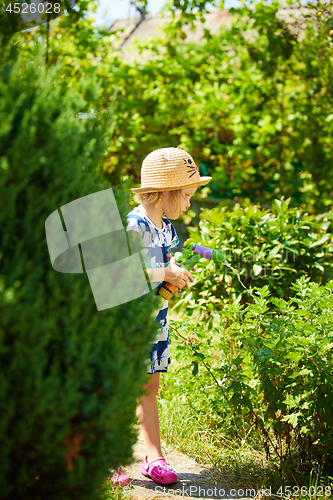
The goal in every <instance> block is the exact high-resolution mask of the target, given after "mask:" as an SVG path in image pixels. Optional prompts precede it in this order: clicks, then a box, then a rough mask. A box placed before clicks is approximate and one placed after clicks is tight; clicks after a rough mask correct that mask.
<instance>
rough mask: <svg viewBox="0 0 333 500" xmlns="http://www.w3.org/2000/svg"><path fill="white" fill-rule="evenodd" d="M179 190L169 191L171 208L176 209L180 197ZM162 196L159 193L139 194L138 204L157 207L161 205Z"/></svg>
mask: <svg viewBox="0 0 333 500" xmlns="http://www.w3.org/2000/svg"><path fill="white" fill-rule="evenodd" d="M181 192H182V190H181V189H175V190H173V191H169V193H171V203H172V206H173V208H176V207H178V205H179V201H180V197H181ZM162 194H163V192H159V193H143V194H140V197H139V200H140V203H146V204H147V205H155V207H156V206H158V205H160V204H161V203H162Z"/></svg>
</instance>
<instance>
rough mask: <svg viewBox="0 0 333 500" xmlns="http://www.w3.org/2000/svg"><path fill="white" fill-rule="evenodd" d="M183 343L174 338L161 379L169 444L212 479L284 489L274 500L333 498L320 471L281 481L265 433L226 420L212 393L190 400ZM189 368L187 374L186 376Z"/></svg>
mask: <svg viewBox="0 0 333 500" xmlns="http://www.w3.org/2000/svg"><path fill="white" fill-rule="evenodd" d="M170 316H171V319H174V320H179V319H180V317H179V315H177V314H176V313H174V312H171V315H170ZM177 345H179V342H178V341H177V340H176V339H174V338H173V339H172V344H171V357H172V364H171V365H170V366H169V370H168V374H167V375H165V376H164V377H162V379H161V391H160V398H159V412H160V427H161V437H162V439H163V440H164V442H165V444H166V445H167V446H168V447H173V448H175V449H177V450H178V451H180V452H183V453H184V454H186V455H188V456H189V457H191V458H193V459H194V460H196V462H197V463H199V464H200V465H204V466H207V467H209V468H210V470H211V479H212V481H216V482H219V483H222V484H223V485H225V487H226V488H235V489H239V488H243V489H249V488H250V489H255V490H256V491H258V490H260V489H262V487H263V486H264V487H266V488H267V487H269V486H271V487H272V492H273V491H275V492H278V491H280V492H281V493H280V495H279V494H275V495H272V497H271V498H280V499H281V498H298V499H303V500H315V499H318V498H325V499H333V482H332V480H331V479H330V478H329V477H326V478H323V477H320V476H318V475H315V474H314V473H312V475H311V476H310V477H309V476H308V475H300V474H298V475H297V477H295V476H294V475H293V474H292V473H291V472H290V473H289V474H287V475H286V474H285V475H284V477H283V479H281V475H280V474H279V470H278V466H277V464H276V463H275V462H274V460H272V459H271V460H267V458H266V453H265V452H264V450H263V445H262V442H261V438H260V435H258V433H257V432H253V426H252V427H251V424H250V423H249V422H247V421H244V422H242V423H240V420H239V419H234V418H233V416H232V415H226V419H225V420H224V419H223V417H222V416H221V415H218V414H217V412H216V411H214V410H213V409H212V408H210V405H209V401H208V398H209V394H208V393H207V394H202V392H198V393H196V394H195V397H193V394H191V395H190V398H189V397H188V396H187V395H186V393H185V391H184V385H183V382H184V379H186V377H188V378H189V377H191V376H192V374H191V368H190V367H189V366H186V365H185V364H184V361H177V360H176V357H175V352H176V348H177ZM185 370H186V373H187V375H185V376H184V371H185ZM177 386H178V387H177ZM189 386H190V384H189ZM177 388H178V391H177ZM193 401H195V403H193ZM286 484H289V485H294V486H295V490H294V492H296V493H297V486H299V490H298V494H296V495H295V496H294V497H293V496H292V495H290V496H289V495H288V494H287V495H284V492H285V489H284V485H286ZM302 486H303V493H306V492H308V491H309V488H310V487H311V486H312V487H313V488H312V490H311V492H312V495H307V494H304V495H301V494H300V492H301V487H302ZM318 486H322V488H323V490H320V489H319V492H320V491H323V492H325V487H326V488H331V491H332V494H329V495H327V494H323V495H317V493H316V492H317V490H318ZM279 488H280V490H279ZM281 488H282V489H281ZM291 491H293V490H292V489H291ZM328 492H329V489H326V493H328ZM257 498H258V499H259V498H260V496H258V497H257ZM265 498H269V497H267V496H266V497H265Z"/></svg>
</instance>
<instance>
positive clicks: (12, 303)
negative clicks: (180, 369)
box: [0, 58, 155, 500]
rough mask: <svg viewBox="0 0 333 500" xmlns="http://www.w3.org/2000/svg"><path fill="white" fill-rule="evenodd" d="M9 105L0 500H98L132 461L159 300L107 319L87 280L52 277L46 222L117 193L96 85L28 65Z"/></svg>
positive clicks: (3, 169) (2, 155)
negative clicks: (110, 477)
mask: <svg viewBox="0 0 333 500" xmlns="http://www.w3.org/2000/svg"><path fill="white" fill-rule="evenodd" d="M0 95H1V98H0V197H1V201H2V210H1V214H0V227H1V235H0V239H1V253H0V286H1V290H0V292H1V294H0V308H1V312H0V362H1V373H0V387H1V390H0V413H1V425H0V450H1V451H0V455H1V471H0V491H1V498H3V499H6V500H14V499H15V500H23V499H24V500H29V499H34V500H36V499H37V498H38V499H40V500H46V499H47V500H52V499H56V500H59V499H61V500H70V499H71V500H72V499H73V498H80V499H81V500H83V499H89V500H92V499H93V498H99V493H97V492H96V491H97V488H98V487H99V486H100V485H101V483H102V479H103V478H104V477H105V476H106V475H107V474H108V469H109V468H110V467H114V466H115V465H118V464H119V463H126V462H127V461H128V460H129V458H130V457H131V453H132V450H131V447H132V445H133V443H134V441H135V438H136V436H135V433H134V431H133V430H132V423H133V421H134V419H135V407H136V401H137V398H138V397H139V396H140V394H142V385H143V384H144V382H145V377H146V376H145V372H146V366H145V362H144V360H145V359H146V357H147V346H148V345H149V342H150V341H151V339H152V336H153V333H154V331H155V325H154V324H153V323H154V322H153V321H150V318H151V313H152V308H153V307H154V300H153V297H151V296H148V295H147V296H143V297H141V298H140V299H138V300H136V301H132V302H130V303H127V304H124V305H122V306H118V307H115V308H113V309H108V310H104V311H100V312H98V311H97V308H96V305H95V302H94V298H93V295H92V292H91V288H90V286H89V282H88V279H87V275H86V274H79V275H75V274H61V273H57V272H56V271H54V270H53V268H52V266H51V262H50V257H49V254H48V249H47V244H46V237H45V220H46V218H47V217H48V216H49V215H50V214H51V213H52V212H53V211H55V210H57V209H59V208H60V207H61V206H62V205H64V204H65V203H68V202H70V201H73V200H75V199H78V198H80V197H82V196H85V195H87V194H90V193H93V192H96V191H99V190H101V189H104V188H105V187H106V186H105V185H103V184H101V183H98V169H99V168H100V165H101V163H102V155H103V152H104V150H105V147H106V144H107V143H108V141H109V135H110V129H109V122H110V120H109V117H108V115H104V116H105V122H102V121H101V120H96V119H94V118H92V119H87V120H83V119H79V118H78V117H77V113H79V112H90V111H91V110H92V109H93V108H94V107H96V100H97V98H98V95H99V88H98V85H97V84H96V81H95V80H93V79H91V78H86V79H82V80H81V82H80V84H79V89H78V90H77V91H76V90H75V91H74V90H73V89H72V88H71V86H70V84H69V82H68V81H66V79H64V78H62V71H61V67H59V68H53V69H51V70H49V71H48V72H46V71H45V70H44V69H43V62H42V60H41V59H40V58H39V59H36V60H34V61H29V60H25V61H24V62H22V61H20V60H18V61H17V62H16V63H15V64H14V65H11V64H7V65H6V66H3V67H2V68H1V75H0ZM96 179H97V180H96ZM117 194H118V193H116V195H117ZM121 196H122V197H124V196H125V193H121ZM124 210H126V206H124V205H123V206H122V211H124ZM141 325H145V326H144V328H143V327H142V326H141Z"/></svg>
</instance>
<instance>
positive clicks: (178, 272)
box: [147, 254, 194, 290]
mask: <svg viewBox="0 0 333 500" xmlns="http://www.w3.org/2000/svg"><path fill="white" fill-rule="evenodd" d="M168 258H169V259H170V263H169V265H168V266H167V267H165V268H151V269H147V273H148V276H149V279H150V281H151V282H158V281H166V282H168V283H171V285H175V286H177V287H178V289H179V290H181V289H182V288H183V287H184V286H186V288H188V285H187V280H190V281H191V282H193V281H194V280H193V277H192V275H191V273H190V272H189V271H187V270H186V269H183V268H181V267H179V266H177V264H176V262H175V257H170V255H169V254H168Z"/></svg>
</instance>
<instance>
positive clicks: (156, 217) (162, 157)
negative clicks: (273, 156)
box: [112, 148, 211, 485]
mask: <svg viewBox="0 0 333 500" xmlns="http://www.w3.org/2000/svg"><path fill="white" fill-rule="evenodd" d="M210 180H211V177H200V174H199V169H198V167H197V166H196V164H195V163H194V160H193V158H192V157H191V156H190V155H189V154H188V153H187V152H186V151H184V150H182V149H180V148H163V149H157V150H155V151H153V152H152V153H150V154H149V155H148V156H147V157H146V158H145V159H144V161H143V163H142V167H141V187H140V188H137V189H132V191H133V192H134V193H139V194H140V202H141V203H140V205H139V206H138V207H136V208H135V209H134V210H132V211H131V212H130V213H129V214H128V216H127V219H128V227H127V230H128V231H135V232H136V233H139V235H140V238H141V245H142V246H143V247H145V248H147V249H148V254H149V260H150V268H149V269H147V274H148V276H149V279H150V281H151V282H152V283H154V284H156V282H159V283H161V282H162V281H166V282H168V283H171V284H172V285H175V286H177V287H178V290H179V291H181V289H182V288H183V287H184V286H185V287H186V288H188V284H187V281H188V280H190V281H193V278H192V276H191V274H190V273H189V271H187V270H186V269H182V268H181V267H179V266H178V265H177V264H176V263H175V258H174V257H171V254H170V249H171V248H172V247H175V246H176V245H177V244H178V243H179V240H178V236H177V234H176V231H175V228H174V227H173V225H172V223H171V222H170V221H169V219H178V217H179V216H180V214H182V213H184V212H186V210H188V208H189V207H190V205H191V204H190V200H191V197H192V196H193V195H194V193H195V192H196V190H197V188H198V187H199V186H203V185H205V184H207V183H208V182H209V181H210ZM164 214H165V215H164ZM168 263H169V265H168V266H167V267H165V266H166V264H168ZM167 312H168V301H167V300H165V301H164V303H163V305H162V307H161V309H160V310H159V311H158V313H157V315H156V320H157V321H159V322H160V329H159V333H158V336H157V338H156V342H155V344H154V345H153V347H152V349H151V351H150V366H149V369H148V383H147V385H146V386H145V390H146V392H147V393H148V394H147V395H145V396H142V397H141V399H140V404H139V406H138V408H137V416H138V419H139V422H140V425H141V430H142V435H143V439H144V442H145V445H146V447H147V453H148V454H147V455H146V457H145V458H144V459H143V461H142V462H141V464H140V472H141V474H143V475H144V476H147V477H150V478H152V479H153V480H154V481H155V482H156V483H158V484H172V483H176V482H177V479H178V477H177V474H176V473H175V471H174V470H173V469H172V468H171V467H170V466H169V465H168V464H167V463H166V461H165V459H164V458H163V453H162V450H161V442H160V430H159V419H158V409H157V400H156V397H157V393H158V388H159V379H160V373H163V372H166V371H167V369H168V365H169V363H170V351H169V328H168V321H167ZM112 481H113V482H114V483H120V484H122V485H124V484H128V478H127V476H125V474H124V473H123V472H122V471H121V470H120V469H118V473H115V474H114V475H113V477H112Z"/></svg>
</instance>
